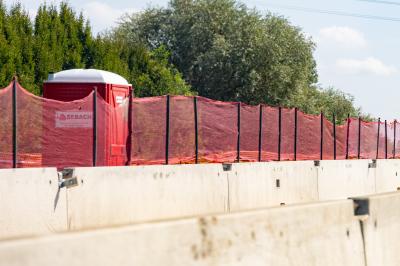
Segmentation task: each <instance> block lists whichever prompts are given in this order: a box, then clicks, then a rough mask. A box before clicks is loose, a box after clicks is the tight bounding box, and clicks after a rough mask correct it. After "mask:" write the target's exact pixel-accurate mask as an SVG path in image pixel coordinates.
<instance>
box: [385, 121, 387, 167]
mask: <svg viewBox="0 0 400 266" xmlns="http://www.w3.org/2000/svg"><path fill="white" fill-rule="evenodd" d="M387 144H388V143H387V120H385V159H387V154H388V150H387V146H388V145H387Z"/></svg>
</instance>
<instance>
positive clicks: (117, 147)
mask: <svg viewBox="0 0 400 266" xmlns="http://www.w3.org/2000/svg"><path fill="white" fill-rule="evenodd" d="M99 97H100V96H99ZM99 103H101V105H100V104H99ZM97 106H98V108H97V113H98V119H97V120H98V129H97V131H98V135H99V132H104V134H105V135H104V137H103V138H102V139H98V146H99V148H98V150H100V149H101V147H103V150H104V147H105V146H109V147H110V148H109V149H106V150H108V152H109V154H107V153H99V152H98V156H97V157H98V158H97V160H98V165H100V163H101V162H104V163H107V164H108V165H126V164H127V163H128V155H127V148H128V147H130V142H129V139H128V138H129V135H128V134H129V132H128V121H129V119H128V110H129V100H128V98H127V99H126V100H125V101H124V102H123V103H121V104H119V105H117V106H116V107H114V106H113V105H112V104H108V103H106V102H105V101H103V100H102V98H100V99H98V101H97ZM107 121H109V122H107ZM107 134H108V135H109V136H110V137H109V138H107ZM107 158H108V162H107Z"/></svg>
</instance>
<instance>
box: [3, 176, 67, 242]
mask: <svg viewBox="0 0 400 266" xmlns="http://www.w3.org/2000/svg"><path fill="white" fill-rule="evenodd" d="M66 194H67V193H66V191H65V189H59V188H58V175H57V170H56V169H55V168H24V169H2V170H0V240H1V239H9V238H15V237H26V236H37V235H43V234H49V233H55V232H63V231H66V230H67V198H66Z"/></svg>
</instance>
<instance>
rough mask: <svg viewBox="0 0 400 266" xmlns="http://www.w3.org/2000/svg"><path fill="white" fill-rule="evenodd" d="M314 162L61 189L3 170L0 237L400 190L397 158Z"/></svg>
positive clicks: (86, 172)
mask: <svg viewBox="0 0 400 266" xmlns="http://www.w3.org/2000/svg"><path fill="white" fill-rule="evenodd" d="M319 163H320V165H319V166H314V162H313V161H298V162H263V163H240V164H232V165H231V168H229V167H226V168H225V169H224V167H223V166H222V165H221V164H200V165H156V166H136V167H97V168H75V175H76V176H77V177H78V179H79V180H78V181H79V185H78V186H77V187H73V188H69V189H66V188H62V189H60V190H58V188H57V173H56V170H55V169H50V168H46V169H17V170H0V185H1V186H0V192H1V194H0V211H1V213H2V215H0V239H4V238H13V237H24V236H27V235H40V234H46V233H49V232H59V231H64V230H81V229H87V228H98V227H105V226H113V225H123V224H129V223H137V222H144V221H157V220H163V219H173V218H178V217H188V216H193V215H202V214H208V213H224V212H230V211H238V210H247V209H254V208H261V207H270V206H277V205H280V204H281V203H284V204H293V203H304V202H310V201H317V200H332V199H344V198H348V197H354V196H360V195H367V194H373V193H377V192H386V191H394V190H396V189H397V188H398V187H400V160H378V161H377V163H376V165H374V164H371V161H370V160H347V161H346V160H344V161H320V162H319ZM50 182H51V184H50ZM67 199H68V200H67ZM66 201H68V203H66ZM55 202H56V203H57V204H55ZM8 214H9V215H8Z"/></svg>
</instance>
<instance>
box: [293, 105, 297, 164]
mask: <svg viewBox="0 0 400 266" xmlns="http://www.w3.org/2000/svg"><path fill="white" fill-rule="evenodd" d="M293 153H294V160H295V161H297V108H294V148H293Z"/></svg>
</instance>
